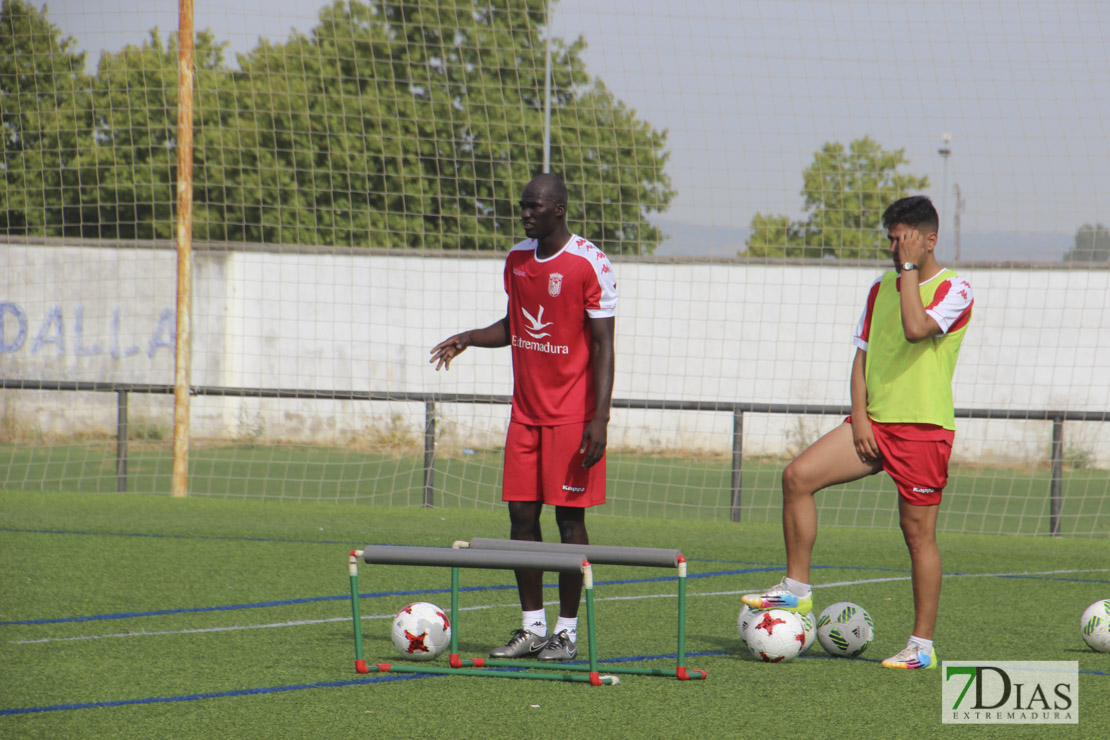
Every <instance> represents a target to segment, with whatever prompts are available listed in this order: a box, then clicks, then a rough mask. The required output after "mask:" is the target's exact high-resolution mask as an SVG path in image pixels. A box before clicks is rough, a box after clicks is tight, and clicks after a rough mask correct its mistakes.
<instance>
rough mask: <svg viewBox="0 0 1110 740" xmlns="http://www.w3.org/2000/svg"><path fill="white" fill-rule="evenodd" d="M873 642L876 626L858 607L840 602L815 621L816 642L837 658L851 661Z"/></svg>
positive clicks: (865, 612) (857, 605)
mask: <svg viewBox="0 0 1110 740" xmlns="http://www.w3.org/2000/svg"><path fill="white" fill-rule="evenodd" d="M873 639H875V623H874V622H872V621H871V615H870V614H868V613H867V610H866V609H864V608H863V607H862V606H860V605H859V604H853V603H852V602H850V601H839V602H837V603H835V604H833V605H832V606H830V607H828V608H827V609H825V611H823V612H821V616H820V617H818V618H817V641H818V642H820V643H821V647H823V648H825V652H827V653H828V654H829V655H835V656H837V657H838V658H854V657H856V656H857V655H860V654H862V653H863V651H864V650H866V649H867V646H868V645H870V644H871V641H872V640H873Z"/></svg>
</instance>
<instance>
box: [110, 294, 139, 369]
mask: <svg viewBox="0 0 1110 740" xmlns="http://www.w3.org/2000/svg"><path fill="white" fill-rule="evenodd" d="M138 352H139V347H138V346H137V345H134V344H133V345H131V346H130V347H125V348H123V349H120V346H119V306H116V307H115V308H113V309H112V359H115V360H118V359H120V358H121V357H130V356H131V355H134V354H138Z"/></svg>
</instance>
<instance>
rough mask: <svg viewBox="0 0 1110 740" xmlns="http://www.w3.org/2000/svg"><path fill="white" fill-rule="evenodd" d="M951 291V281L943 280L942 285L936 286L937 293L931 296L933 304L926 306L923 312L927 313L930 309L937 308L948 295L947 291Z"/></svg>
mask: <svg viewBox="0 0 1110 740" xmlns="http://www.w3.org/2000/svg"><path fill="white" fill-rule="evenodd" d="M951 289H952V281H951V280H945V281H944V282H943V283H941V284H940V285H938V286H937V292H936V293H934V294H933V302H932V303H930V304H929V305H928V306H926V307H925V310H926V311H928V310H929V309H930V308H936V307H937V306H939V305H940V302H941V301H943V300H944V297H945V296H946V295H948V291H949V290H951Z"/></svg>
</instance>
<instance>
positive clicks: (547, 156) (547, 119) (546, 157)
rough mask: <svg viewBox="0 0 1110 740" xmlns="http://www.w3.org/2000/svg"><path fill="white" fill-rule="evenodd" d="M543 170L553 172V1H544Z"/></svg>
mask: <svg viewBox="0 0 1110 740" xmlns="http://www.w3.org/2000/svg"><path fill="white" fill-rule="evenodd" d="M543 17H544V29H543V31H544V36H545V43H544V46H545V47H546V51H545V52H544V56H545V57H546V59H545V62H544V72H543V171H544V172H551V3H550V2H547V3H544V11H543Z"/></svg>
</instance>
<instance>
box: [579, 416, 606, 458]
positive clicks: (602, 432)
mask: <svg viewBox="0 0 1110 740" xmlns="http://www.w3.org/2000/svg"><path fill="white" fill-rule="evenodd" d="M607 435H608V430H607V429H606V425H605V422H603V421H599V420H597V419H594V420H593V421H591V422H590V423H589V424H587V425H586V431H585V432H584V433H583V434H582V444H581V445H580V446H579V448H578V453H579V454H580V455H584V457H583V458H582V467H584V468H592V467H593V466H594V465H595V464H597V461H598V460H600V459H601V458H602V456H603V455H604V454H605V443H606V437H607Z"/></svg>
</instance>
